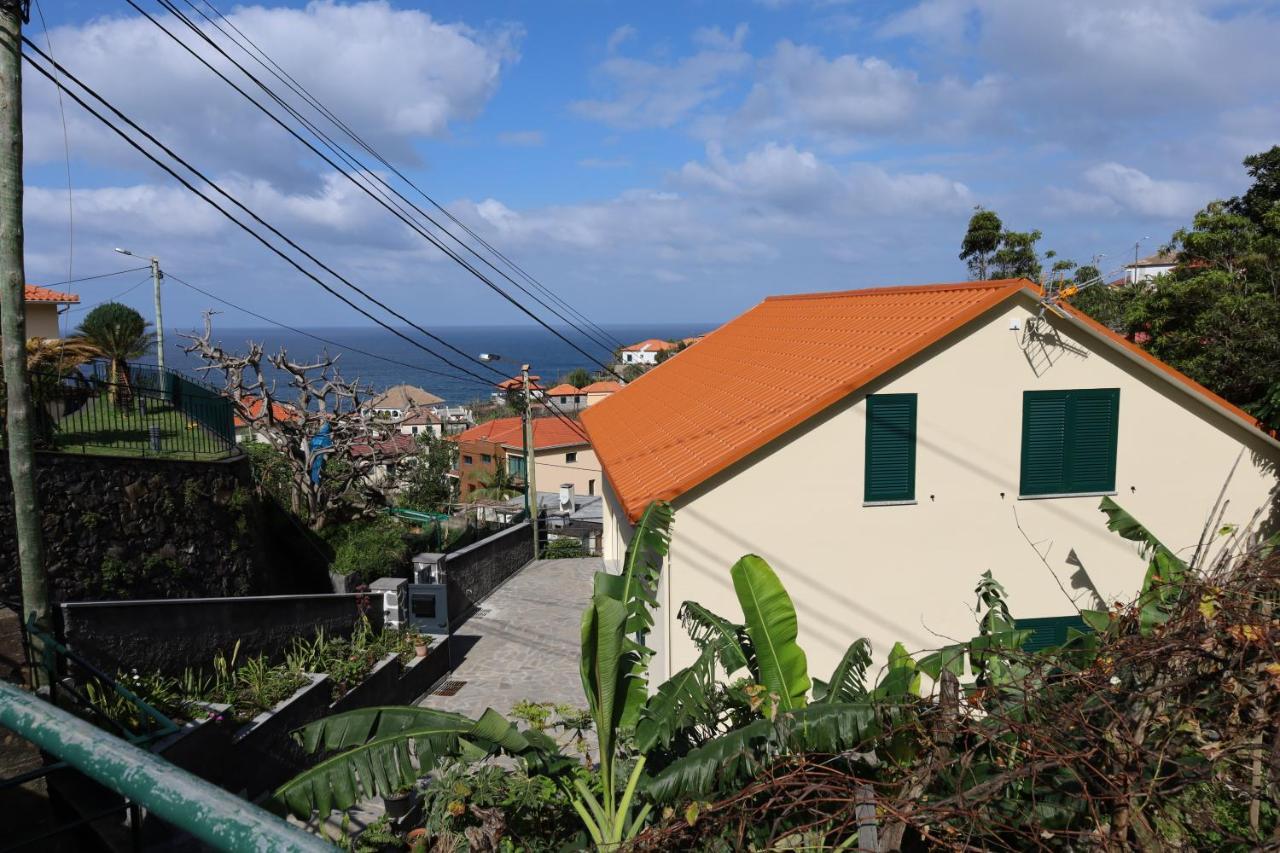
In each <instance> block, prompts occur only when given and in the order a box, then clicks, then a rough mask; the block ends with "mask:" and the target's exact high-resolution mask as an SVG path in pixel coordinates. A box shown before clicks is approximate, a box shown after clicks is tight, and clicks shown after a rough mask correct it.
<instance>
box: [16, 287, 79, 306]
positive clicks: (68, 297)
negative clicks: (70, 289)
mask: <svg viewBox="0 0 1280 853" xmlns="http://www.w3.org/2000/svg"><path fill="white" fill-rule="evenodd" d="M22 298H23V300H24V301H26V302H55V303H57V302H66V303H68V304H70V303H73V302H79V301H80V297H79V296H76V295H75V294H74V293H59V292H58V291H56V290H50V289H49V288H47V287H40V286H38V285H35V284H28V285H27V286H26V288H25V289H24V292H23V294H22Z"/></svg>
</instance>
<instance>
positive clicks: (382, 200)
mask: <svg viewBox="0 0 1280 853" xmlns="http://www.w3.org/2000/svg"><path fill="white" fill-rule="evenodd" d="M125 2H127V3H128V4H129V5H130V6H132V7H133V8H134V9H136V10H137V11H138V12H139V13H140V14H142V15H143V16H144V17H146V18H147V20H149V21H150V22H151V23H152V24H154V25H155V26H156V27H157V28H159V29H160V30H162V31H163V32H164V33H165V34H166V35H168V36H169V37H170V38H171V39H173V41H175V42H176V43H177V44H178V45H179V46H181V47H182V48H183V49H184V50H186V51H187V52H188V53H189V54H191V56H192V57H194V58H195V59H196V60H197V61H198V62H200V63H201V64H202V65H204V66H205V67H206V68H208V69H209V70H210V71H212V72H213V73H214V74H215V75H217V76H218V77H219V78H220V79H221V80H222V81H223V82H225V83H226V84H227V85H228V86H231V87H232V88H233V89H235V90H236V92H238V93H239V94H240V95H241V96H242V97H244V98H245V99H246V100H248V101H249V102H250V103H252V104H253V105H254V106H256V107H257V108H258V109H259V110H261V111H262V113H263V114H264V115H266V116H267V117H268V118H270V119H271V120H272V121H274V122H275V123H276V124H278V125H279V126H280V127H281V128H282V129H284V130H285V131H286V132H287V133H289V134H290V135H291V136H293V137H294V138H295V139H297V140H298V141H299V142H301V143H302V144H303V145H305V146H306V147H307V148H308V149H310V150H311V151H312V152H313V153H314V154H316V156H318V157H320V158H321V159H322V160H324V161H325V162H326V163H328V164H329V165H330V166H331V167H332V168H334V169H335V170H337V171H338V172H339V173H340V174H342V175H343V176H344V177H346V178H347V179H348V180H349V181H351V182H352V183H353V184H354V185H355V186H356V187H358V188H359V189H360V190H361V191H362V192H364V193H365V194H366V195H368V196H369V197H370V198H372V199H373V200H374V201H376V202H378V203H379V204H380V205H382V206H383V207H384V208H386V209H387V210H388V211H389V212H390V213H391V214H392V215H393V216H396V218H398V219H400V221H401V222H403V223H404V224H405V225H407V226H409V227H410V228H411V229H412V230H414V231H416V232H417V233H418V234H419V235H420V236H422V237H423V238H424V239H426V240H427V241H428V242H430V243H431V244H432V245H434V246H435V247H436V248H438V249H439V250H440V251H442V252H444V253H445V254H446V255H447V256H448V257H449V258H450V260H452V261H454V263H456V264H458V265H459V266H461V267H462V268H463V269H465V270H466V271H467V272H469V273H471V274H472V275H473V276H475V277H476V278H477V279H478V280H479V281H480V282H482V283H483V284H484V285H485V286H487V287H488V288H490V289H491V290H493V291H494V292H495V293H497V294H498V295H499V296H501V297H502V298H503V299H505V300H506V301H508V302H509V303H511V305H513V306H514V307H516V308H517V309H518V310H520V311H521V312H523V313H524V314H526V315H527V316H528V317H530V318H531V319H532V320H534V322H536V323H538V325H540V326H542V327H543V328H545V329H546V330H547V331H549V332H551V333H552V334H553V335H555V336H556V337H558V338H559V339H560V340H562V341H563V342H564V343H566V344H568V345H569V346H571V347H573V349H575V350H577V351H578V352H579V353H580V354H582V355H583V356H584V357H586V358H587V359H589V360H590V361H591V362H592V363H594V364H597V365H599V366H600V367H601V368H602V369H604V370H605V371H606V372H608V373H611V374H612V373H613V370H612V369H611V368H610V367H609V366H608V365H606V364H604V363H603V362H601V361H600V360H599V359H597V358H596V357H595V356H592V355H591V354H590V353H589V352H587V351H586V350H584V349H583V348H582V347H580V346H578V344H576V343H574V342H573V341H572V340H570V339H569V338H567V337H565V336H564V335H563V334H561V333H560V331H559V330H557V329H556V328H555V327H553V326H551V325H550V324H549V323H547V322H546V321H544V320H543V319H542V318H540V317H539V316H538V315H537V314H535V313H534V312H533V311H531V310H529V308H527V307H526V306H525V305H523V304H521V303H520V301H519V300H517V299H516V298H515V297H513V296H512V295H511V294H509V293H507V292H506V291H505V290H503V289H502V288H501V287H500V286H499V285H497V284H496V283H494V282H493V281H492V280H490V279H489V278H488V277H487V276H486V275H485V274H484V273H482V272H481V271H480V270H479V269H477V268H476V267H475V266H473V265H472V264H471V263H470V262H468V261H467V260H466V259H465V258H463V257H462V256H461V255H459V254H458V253H457V252H456V251H454V250H453V249H451V248H449V247H448V246H446V245H445V244H444V243H442V242H441V241H440V239H439V238H437V237H436V236H435V235H434V234H432V233H430V232H429V231H427V230H426V229H425V228H423V226H422V225H421V224H420V223H418V222H416V221H415V220H413V219H411V218H410V217H409V216H408V214H407V212H406V211H405V210H404V209H403V208H400V207H399V206H398V205H397V204H395V202H391V203H388V200H387V198H386V196H385V195H384V194H383V193H381V191H377V192H375V191H374V190H372V189H370V188H369V187H368V186H366V185H365V184H363V183H361V182H360V181H359V180H356V178H355V177H354V176H353V175H352V174H350V173H348V172H347V171H346V169H344V168H343V167H342V166H339V165H338V164H337V163H335V162H334V161H333V160H332V159H330V158H329V157H328V156H327V155H325V154H324V153H323V152H322V151H320V150H319V149H318V148H316V147H315V146H314V145H313V144H311V143H310V142H309V141H307V140H306V139H304V138H303V137H302V136H301V135H300V134H298V132H297V131H295V130H294V129H293V128H292V127H290V126H289V125H287V124H285V123H284V122H283V121H281V120H280V118H279V117H278V116H276V115H275V114H274V113H272V112H271V111H270V110H268V109H267V108H266V107H264V106H263V105H262V104H261V103H260V102H259V101H257V100H256V99H255V98H253V97H252V96H251V95H249V94H248V93H247V92H245V91H244V89H242V88H241V87H240V86H238V85H236V84H235V83H234V82H232V81H231V80H230V79H229V78H228V77H227V76H226V75H225V74H223V73H222V72H221V71H219V70H218V69H216V68H214V67H213V65H212V64H210V63H209V62H208V61H207V60H205V59H204V58H203V57H202V56H200V55H199V54H198V53H196V52H195V51H194V50H193V49H192V48H191V47H190V46H189V45H187V44H186V43H185V42H184V41H182V40H181V39H180V38H178V37H177V36H176V35H174V34H173V32H171V31H170V30H169V28H168V27H166V26H165V25H164V24H162V23H160V22H159V21H158V20H156V19H155V18H154V17H152V16H151V15H150V14H148V13H147V12H146V11H145V10H144V9H142V7H140V6H139V5H138V4H137V3H136V2H134V0H125ZM158 2H159V3H160V5H162V6H163V7H164V8H165V9H167V10H168V11H169V12H170V13H172V14H173V15H174V16H175V17H176V18H178V19H179V20H180V21H182V22H183V23H184V24H185V25H186V26H187V27H188V28H189V29H191V31H192V32H194V33H195V34H196V35H197V36H198V37H199V38H201V39H203V40H204V41H205V42H207V43H208V44H209V45H210V46H211V47H212V48H213V49H214V50H215V51H217V52H218V53H219V54H221V55H222V56H223V57H224V58H226V59H227V61H229V62H231V63H232V64H233V65H235V66H236V68H238V69H239V70H240V71H241V73H243V74H244V75H245V76H246V77H248V78H249V79H250V80H252V81H253V82H254V83H255V84H256V85H257V86H258V87H259V88H261V89H262V90H263V91H264V92H266V93H267V94H268V95H269V96H270V97H271V98H272V99H273V100H275V101H276V102H277V103H278V104H279V105H280V106H282V107H284V109H285V110H286V111H287V112H289V113H290V114H291V115H292V116H294V117H295V118H296V119H298V120H299V121H301V122H302V123H303V125H304V126H306V127H307V128H308V129H310V130H311V131H312V132H313V133H315V134H316V135H317V137H319V138H320V139H321V140H322V142H323V144H325V146H326V147H327V148H329V150H330V151H332V152H333V153H334V155H335V156H337V157H339V159H343V160H344V161H346V162H347V163H349V164H350V165H351V166H353V167H354V168H357V169H360V170H361V171H362V172H364V173H365V174H366V175H368V174H370V172H369V170H367V169H365V168H364V167H363V166H362V165H361V164H360V163H359V162H358V161H356V160H354V158H352V157H351V155H350V154H349V153H346V152H345V151H340V150H339V147H337V146H336V143H333V142H332V140H330V139H329V137H328V136H326V135H325V134H324V133H323V132H322V131H320V130H319V129H318V128H316V127H315V126H314V125H313V124H312V123H311V122H309V121H308V120H307V119H306V118H305V117H303V116H302V115H301V114H300V113H298V111H297V110H296V109H294V108H293V107H292V106H291V105H290V104H288V103H287V102H286V101H284V99H283V98H281V97H280V96H279V95H277V94H276V93H275V92H273V91H272V90H271V89H270V87H268V86H266V85H265V84H264V83H262V81H261V80H259V79H258V78H257V77H255V76H254V75H253V74H252V73H250V72H249V71H248V70H247V69H245V68H244V66H243V65H241V64H240V63H238V62H236V60H234V59H232V58H231V57H230V56H229V55H228V54H227V53H226V51H225V50H223V49H222V48H221V47H220V46H219V45H218V44H217V43H216V42H214V41H213V40H212V39H210V38H209V36H208V35H206V34H205V33H204V32H202V31H201V30H200V28H199V27H198V26H196V25H195V24H194V23H193V22H192V21H191V20H190V19H189V18H187V17H186V16H185V15H184V14H183V13H182V12H181V10H179V9H178V8H177V7H176V6H174V5H173V4H172V2H170V0H158ZM372 179H376V176H374V178H369V177H366V178H365V180H372ZM384 183H385V182H384ZM388 188H389V189H391V192H392V193H393V194H395V195H396V196H397V197H399V198H401V199H402V200H404V201H405V203H406V204H409V206H410V207H412V208H413V209H414V210H416V211H417V212H418V213H419V214H420V215H422V216H423V217H424V218H425V219H426V220H427V221H428V222H430V223H431V224H432V225H434V226H435V227H436V228H437V229H439V230H440V231H441V232H442V233H444V234H446V235H448V236H449V237H450V239H452V240H454V241H455V242H457V243H458V244H459V245H460V246H462V247H463V248H464V249H466V250H467V251H468V252H470V253H471V254H472V255H474V256H475V257H476V258H478V259H479V260H480V261H481V262H483V263H485V264H487V265H488V266H489V267H490V268H492V269H494V270H495V272H498V273H499V274H500V275H503V276H504V277H505V278H507V280H508V281H511V283H512V284H514V285H515V286H516V287H517V288H519V289H520V290H521V291H522V292H524V293H525V294H526V295H528V296H530V297H531V298H533V299H534V301H536V302H538V304H539V305H541V306H542V307H543V308H546V309H547V310H549V311H551V312H552V313H553V314H555V315H556V316H557V317H559V318H560V319H561V320H564V321H565V322H568V323H569V324H570V325H571V326H573V328H574V329H575V330H576V331H578V332H579V333H582V330H581V329H580V328H578V327H577V326H575V325H574V324H573V323H572V322H571V321H568V320H567V318H565V317H564V316H563V315H562V314H560V313H559V312H557V311H556V310H555V309H553V308H551V307H550V306H548V305H547V304H546V303H545V302H543V301H542V300H540V299H538V298H537V297H536V296H534V295H533V294H531V293H529V291H528V290H527V289H526V288H524V287H522V286H521V285H520V284H519V283H518V282H515V281H514V280H512V279H511V278H510V276H507V275H506V274H505V273H502V272H501V271H500V270H497V268H496V267H493V264H492V263H490V262H489V261H488V260H487V259H485V258H483V257H481V256H480V255H479V254H477V253H476V252H475V250H474V249H472V248H471V247H470V246H468V245H467V244H466V243H464V242H462V241H461V240H459V239H458V238H457V237H456V236H455V235H454V234H453V233H452V232H450V231H449V230H448V229H447V228H445V227H444V226H442V225H441V224H440V223H439V222H437V221H436V220H435V219H433V218H432V217H431V216H430V215H429V214H427V213H426V212H425V211H423V210H422V209H421V208H419V207H417V206H416V205H414V204H413V203H412V202H410V201H408V200H407V199H404V197H403V196H402V195H400V194H399V193H397V192H396V191H395V190H394V189H393V188H390V187H388ZM587 337H588V338H589V339H590V336H589V335H587ZM591 340H593V342H594V343H596V344H597V345H598V346H601V347H602V349H605V350H606V351H610V348H609V347H608V346H607V345H604V344H601V343H600V342H599V341H595V340H594V339H591ZM613 375H615V376H616V375H617V374H613ZM619 378H621V377H619Z"/></svg>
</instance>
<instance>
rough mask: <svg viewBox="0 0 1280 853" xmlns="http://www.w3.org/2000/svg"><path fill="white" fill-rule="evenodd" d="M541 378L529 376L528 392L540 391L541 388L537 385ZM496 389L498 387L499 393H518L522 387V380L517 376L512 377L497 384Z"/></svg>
mask: <svg viewBox="0 0 1280 853" xmlns="http://www.w3.org/2000/svg"><path fill="white" fill-rule="evenodd" d="M541 378H542V377H541V376H534V375H533V374H529V390H530V391H534V390H538V391H540V390H542V386H541V385H539V384H538V380H539V379H541ZM497 387H498V390H500V391H518V390H520V389H521V388H523V387H524V379H522V378H521V377H519V376H512V377H511V378H510V379H504V380H502V381H501V382H499V383H497Z"/></svg>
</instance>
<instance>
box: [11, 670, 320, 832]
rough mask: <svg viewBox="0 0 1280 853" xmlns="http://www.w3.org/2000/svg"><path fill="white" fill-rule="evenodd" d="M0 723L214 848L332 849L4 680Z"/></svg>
mask: <svg viewBox="0 0 1280 853" xmlns="http://www.w3.org/2000/svg"><path fill="white" fill-rule="evenodd" d="M0 725H2V726H4V727H5V728H7V729H9V730H10V731H11V732H13V733H14V734H16V735H18V736H19V737H21V738H24V739H26V740H28V741H30V742H31V743H33V744H35V745H36V746H38V747H40V748H41V749H43V750H44V751H45V752H48V753H50V754H52V755H54V756H56V757H57V758H59V759H61V760H62V761H65V762H66V763H67V764H69V765H71V766H72V767H74V768H76V769H77V770H79V771H80V772H81V773H83V774H85V775H86V776H88V777H89V778H91V779H94V780H95V781H97V782H99V783H101V784H103V785H105V786H106V787H108V788H110V789H111V790H113V791H115V792H116V793H117V794H120V795H121V796H123V797H127V798H128V799H130V800H132V801H133V802H135V803H137V804H138V805H140V806H143V807H145V808H146V809H147V810H148V811H149V812H151V813H152V814H154V815H156V816H157V817H159V818H161V819H162V820H165V821H167V822H169V823H171V824H173V825H174V826H176V827H178V828H179V829H182V830H185V831H187V832H189V833H191V834H192V835H193V836H195V837H196V838H198V839H200V840H201V841H203V842H205V843H206V844H208V845H210V846H211V847H213V848H214V849H217V850H226V851H237V853H238V851H242V850H243V851H250V850H252V851H309V850H314V851H325V853H333V850H334V848H333V847H332V846H331V845H329V844H328V843H326V842H325V841H324V840H323V839H321V838H319V837H317V836H315V835H312V834H310V833H308V832H305V831H304V830H302V829H299V828H298V827H296V826H292V825H291V824H289V823H287V822H285V821H284V820H283V819H281V818H279V817H276V816H275V815H273V814H271V813H270V812H267V811H264V810H263V809H261V808H259V807H258V806H255V805H254V804H253V803H250V802H249V801H247V800H242V799H240V798H239V797H237V796H236V795H234V794H232V793H230V792H229V791H224V790H223V789H222V788H219V787H218V786H217V785H214V784H212V783H210V782H206V781H205V780H203V779H201V778H200V777H198V776H195V775H193V774H191V773H188V772H187V771H186V770H183V769H182V768H180V767H177V766H175V765H173V764H170V763H169V762H168V761H165V760H164V759H163V758H161V757H160V756H158V755H155V754H153V753H150V752H147V751H146V750H143V749H139V748H138V747H136V746H133V745H132V744H130V743H127V742H125V741H123V740H121V739H120V738H117V737H115V736H114V735H111V734H108V733H107V732H104V731H103V730H102V729H99V728H97V727H96V726H93V725H90V724H89V723H86V722H85V721H84V720H81V719H80V718H79V717H76V716H74V715H72V714H68V713H67V712H66V711H63V710H62V709H61V708H57V707H55V706H53V705H51V704H50V703H48V702H45V701H44V700H42V699H40V698H38V697H37V696H35V695H34V694H32V693H28V692H27V691H25V690H22V689H20V688H18V687H15V686H14V685H12V684H7V683H5V682H0Z"/></svg>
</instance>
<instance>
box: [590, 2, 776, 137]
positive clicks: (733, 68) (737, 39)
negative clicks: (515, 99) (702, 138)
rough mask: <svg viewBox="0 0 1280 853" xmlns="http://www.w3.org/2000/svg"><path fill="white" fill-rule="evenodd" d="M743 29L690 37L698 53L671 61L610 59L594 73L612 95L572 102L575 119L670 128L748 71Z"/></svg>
mask: <svg viewBox="0 0 1280 853" xmlns="http://www.w3.org/2000/svg"><path fill="white" fill-rule="evenodd" d="M746 37H747V27H746V25H745V24H740V25H738V27H737V28H736V29H735V30H734V31H733V32H732V33H731V34H730V33H725V32H723V31H722V30H719V29H716V28H708V29H701V30H698V31H697V32H696V33H694V37H693V40H694V43H695V44H697V45H698V46H699V48H700V49H699V50H698V51H697V52H695V53H692V54H690V55H689V56H686V57H684V58H682V59H678V60H676V61H674V62H654V61H649V60H644V59H635V58H632V57H624V56H614V57H611V58H609V59H607V60H605V61H604V62H603V63H602V64H601V65H600V66H599V67H598V69H597V72H598V74H599V75H600V77H602V78H603V79H604V81H606V87H607V88H608V89H610V90H611V95H610V96H608V97H604V98H597V99H589V100H580V101H575V102H574V103H573V104H571V107H572V109H573V110H574V112H576V113H578V114H579V115H582V116H586V117H587V118H590V119H594V120H596V121H600V122H604V123H605V124H609V125H613V126H615V127H621V128H641V127H671V126H672V125H674V124H675V123H676V122H678V121H680V120H682V119H684V118H686V117H687V116H689V115H690V114H691V113H692V112H693V111H694V110H695V109H697V108H698V107H701V106H703V105H704V104H706V103H708V102H711V101H713V100H715V99H716V98H718V97H720V96H721V95H722V94H723V93H724V91H725V86H726V83H727V82H728V81H729V80H731V79H732V78H734V77H736V76H738V75H740V74H741V73H743V72H744V71H746V70H747V69H748V68H749V67H750V64H751V56H750V54H749V53H747V51H746V50H745V49H744V48H743V42H744V41H745V40H746Z"/></svg>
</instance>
